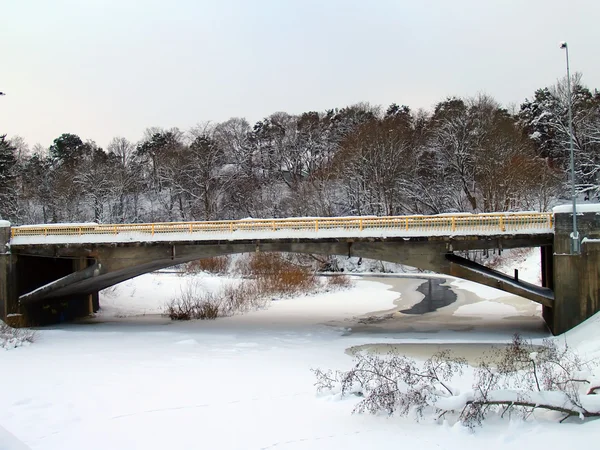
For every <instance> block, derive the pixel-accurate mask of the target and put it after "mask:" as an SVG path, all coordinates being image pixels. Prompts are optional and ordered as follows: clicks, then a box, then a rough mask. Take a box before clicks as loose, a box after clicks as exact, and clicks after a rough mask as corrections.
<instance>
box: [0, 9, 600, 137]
mask: <svg viewBox="0 0 600 450" xmlns="http://www.w3.org/2000/svg"><path fill="white" fill-rule="evenodd" d="M598 17H600V1H598V0H587V1H586V0H569V1H565V0H561V1H558V0H520V1H517V0H502V1H501V0H453V1H442V0H438V1H434V0H430V1H427V0H421V1H419V0H410V1H405V0H395V1H394V0H371V1H366V0H362V1H354V0H321V1H319V0H252V1H250V0H247V1H246V0H221V1H217V0H171V1H165V0H160V1H154V0H144V1H142V0H138V1H133V0H52V1H50V0H0V91H4V92H6V93H7V95H6V96H4V97H0V133H2V134H3V133H7V134H8V135H9V136H14V135H20V136H22V137H24V138H25V139H26V141H27V142H28V143H29V144H30V146H33V144H35V143H37V142H39V143H41V144H42V145H44V146H48V145H50V144H51V143H52V140H53V139H55V138H56V137H58V136H59V135H60V134H62V133H67V132H68V133H75V134H78V135H79V136H80V137H81V138H82V139H84V140H85V139H92V140H95V141H96V142H97V143H98V144H99V145H101V146H103V147H106V145H107V143H108V141H109V140H110V139H111V138H112V137H113V136H125V137H127V138H128V139H130V140H132V141H137V140H139V139H140V138H141V137H142V133H143V131H144V129H145V128H147V127H151V126H160V127H164V128H169V127H174V126H177V127H179V128H180V129H182V130H187V129H189V128H190V127H192V126H193V125H195V124H197V123H199V122H203V121H206V120H212V121H223V120H227V119H228V118H230V117H235V116H238V117H240V116H241V117H246V118H247V119H248V120H249V121H250V122H251V123H253V122H255V121H256V120H259V119H261V118H263V117H264V116H267V115H269V114H271V113H273V112H276V111H287V112H290V113H300V112H303V111H309V110H317V111H322V110H325V109H328V108H333V107H343V106H347V105H350V104H353V103H357V102H360V101H366V102H370V103H372V104H381V105H384V106H387V105H389V104H390V103H392V102H396V103H399V104H407V105H409V106H410V107H411V108H413V109H417V108H420V107H423V108H431V107H432V106H433V105H434V104H435V103H436V102H438V101H440V100H442V99H443V98H445V97H447V96H450V95H459V96H470V95H476V94H477V93H480V92H485V93H487V94H490V95H492V96H494V97H495V98H496V99H497V100H499V101H500V102H502V103H503V104H505V105H509V104H511V103H514V104H519V103H520V102H521V101H523V100H524V99H525V98H526V97H531V96H532V94H533V92H534V91H535V89H537V88H540V87H543V86H546V85H549V84H552V83H554V82H555V81H556V79H557V78H559V77H561V76H563V75H564V73H565V61H564V53H563V52H562V51H561V50H560V49H559V48H558V43H559V41H561V40H566V41H568V43H569V47H570V57H571V67H572V70H573V71H579V72H583V75H584V79H583V80H584V82H585V83H586V84H587V85H588V86H589V87H590V88H594V87H598V88H600V58H599V57H598V55H599V54H600V27H598V22H597V21H598Z"/></svg>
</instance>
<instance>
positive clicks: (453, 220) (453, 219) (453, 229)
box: [452, 217, 456, 232]
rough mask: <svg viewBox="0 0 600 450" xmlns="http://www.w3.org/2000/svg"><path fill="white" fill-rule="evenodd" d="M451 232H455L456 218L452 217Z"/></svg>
mask: <svg viewBox="0 0 600 450" xmlns="http://www.w3.org/2000/svg"><path fill="white" fill-rule="evenodd" d="M452 231H453V232H454V231H456V217H452Z"/></svg>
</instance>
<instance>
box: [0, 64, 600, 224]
mask: <svg viewBox="0 0 600 450" xmlns="http://www.w3.org/2000/svg"><path fill="white" fill-rule="evenodd" d="M571 86H572V95H571V97H570V98H569V96H568V94H567V81H566V79H563V80H559V81H558V82H557V83H556V84H555V85H553V86H549V87H546V88H542V89H538V90H537V91H535V92H534V93H533V95H532V97H531V99H526V100H525V101H523V102H522V104H521V105H520V106H518V107H512V108H505V107H503V106H502V105H501V104H499V103H498V102H497V101H496V100H495V99H493V98H491V97H490V96H487V95H483V94H482V95H478V96H475V97H471V98H458V97H448V98H446V99H444V100H442V101H440V102H439V103H437V104H436V105H435V106H434V107H433V108H432V110H412V109H410V108H409V107H408V106H404V105H402V106H399V105H398V104H396V103H392V104H391V105H390V106H389V107H387V108H382V107H378V106H373V105H370V104H366V103H361V104H356V105H352V106H348V107H343V108H339V109H331V110H327V111H324V112H316V111H309V112H304V113H302V114H297V115H294V114H288V113H285V112H276V113H274V114H272V115H270V116H268V117H266V118H264V119H263V120H260V121H258V122H257V123H255V124H254V125H251V124H250V123H248V121H247V120H245V119H243V118H232V119H229V120H227V121H225V122H222V123H211V122H207V123H202V124H199V125H197V126H196V127H194V128H192V129H190V130H187V131H181V130H179V129H177V128H173V129H162V128H157V127H154V128H148V129H147V130H146V132H145V133H144V136H143V138H142V139H141V140H140V141H139V142H137V143H136V142H131V141H129V140H127V139H126V138H123V137H114V138H113V139H112V140H111V141H110V143H109V144H108V146H107V148H106V149H103V148H100V147H99V146H98V145H96V143H95V142H94V141H93V140H88V139H84V138H82V137H80V136H78V135H77V134H73V133H64V134H62V135H60V136H58V137H57V138H56V139H55V140H54V142H53V143H52V145H51V146H50V147H48V148H44V147H43V146H41V145H39V144H38V145H35V146H34V147H33V148H30V147H29V146H28V144H27V142H26V140H25V139H24V138H23V137H19V136H16V137H10V138H9V137H8V136H9V135H10V130H0V131H3V132H4V133H6V134H4V135H0V218H2V219H6V220H10V221H11V222H12V223H14V224H29V223H57V222H97V223H133V222H163V221H164V222H167V221H204V220H220V219H239V218H246V217H256V218H262V217H264V218H272V217H292V216H294V217H296V216H354V215H378V216H390V215H404V214H439V213H449V212H491V211H518V210H536V211H544V210H548V209H549V208H550V207H552V206H553V205H554V204H556V203H557V202H559V201H561V200H563V201H564V200H565V199H567V198H569V196H570V195H571V194H570V188H569V186H570V171H569V161H570V160H569V154H570V153H569V137H570V133H569V124H568V114H567V112H568V104H569V102H571V106H572V110H573V143H574V152H575V172H576V173H575V181H576V188H577V191H578V195H579V197H580V198H581V199H582V200H589V201H594V200H597V199H598V196H599V195H600V178H599V176H600V173H599V172H600V92H599V91H598V90H591V89H590V88H588V87H586V86H585V85H584V84H583V83H582V77H581V74H576V75H575V76H574V77H572V79H571ZM70 131H74V130H70Z"/></svg>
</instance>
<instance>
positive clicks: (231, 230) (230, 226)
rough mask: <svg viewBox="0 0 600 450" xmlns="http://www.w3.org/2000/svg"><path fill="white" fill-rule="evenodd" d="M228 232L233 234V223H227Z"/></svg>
mask: <svg viewBox="0 0 600 450" xmlns="http://www.w3.org/2000/svg"><path fill="white" fill-rule="evenodd" d="M229 232H230V233H233V222H229Z"/></svg>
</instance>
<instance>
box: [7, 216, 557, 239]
mask: <svg viewBox="0 0 600 450" xmlns="http://www.w3.org/2000/svg"><path fill="white" fill-rule="evenodd" d="M553 226H554V225H553V214H552V213H493V214H464V215H439V216H393V217H321V218H290V219H243V220H220V221H213V222H170V223H135V224H112V225H95V224H60V225H59V224H57V225H52V224H47V225H39V226H38V225H33V226H30V225H28V226H22V227H13V228H12V230H11V232H12V236H13V237H19V236H56V235H61V236H81V235H111V234H112V235H117V234H122V233H145V234H151V235H155V234H165V233H225V234H227V233H233V232H236V231H265V232H269V231H283V230H289V231H320V230H333V229H341V230H357V231H363V230H398V235H402V232H406V233H407V234H408V233H409V232H423V233H431V232H436V233H440V234H453V233H465V232H472V233H474V234H477V233H486V234H488V233H490V232H498V233H506V232H509V233H515V232H538V233H539V232H551V231H552V230H553ZM410 234H413V233H410Z"/></svg>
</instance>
